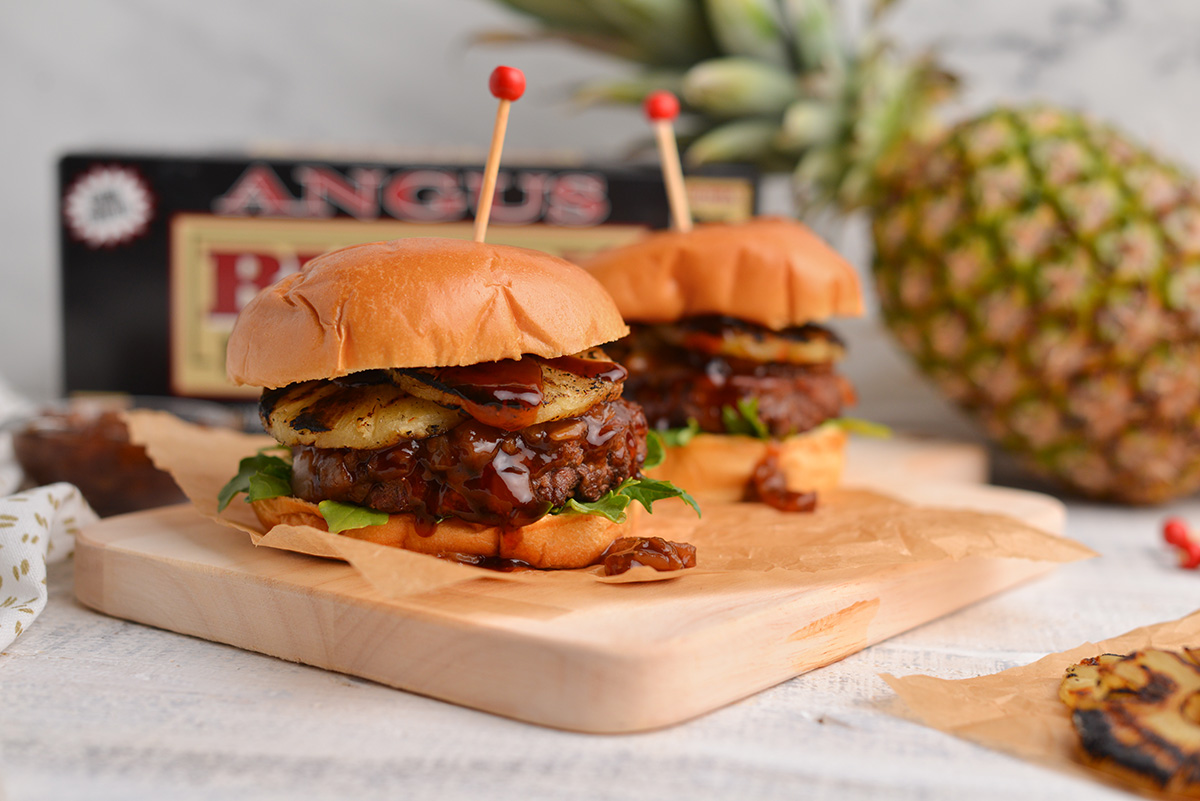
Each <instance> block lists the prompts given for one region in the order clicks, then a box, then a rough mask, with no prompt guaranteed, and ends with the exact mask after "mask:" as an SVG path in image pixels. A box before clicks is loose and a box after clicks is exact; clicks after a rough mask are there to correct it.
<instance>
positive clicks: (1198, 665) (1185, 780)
mask: <svg viewBox="0 0 1200 801" xmlns="http://www.w3.org/2000/svg"><path fill="white" fill-rule="evenodd" d="M1058 695H1059V698H1060V699H1061V700H1062V701H1063V703H1065V704H1066V705H1067V706H1069V707H1071V709H1072V710H1073V712H1072V722H1073V723H1074V724H1075V729H1076V730H1077V731H1078V732H1079V738H1080V742H1081V743H1082V745H1083V749H1084V752H1085V754H1086V757H1087V760H1088V761H1089V762H1090V763H1091V764H1093V765H1094V766H1095V767H1097V768H1099V769H1101V770H1104V771H1108V772H1110V773H1113V774H1114V775H1117V776H1121V777H1123V778H1125V779H1127V780H1130V781H1133V782H1135V783H1137V784H1139V785H1146V786H1150V787H1153V788H1155V789H1159V790H1169V791H1171V792H1175V793H1180V794H1184V795H1196V796H1200V767H1198V766H1200V650H1193V649H1184V650H1183V652H1182V653H1173V652H1170V651H1160V650H1155V649H1147V650H1144V651H1136V652H1134V653H1132V654H1129V655H1127V656H1122V655H1118V654H1103V655H1102V656H1098V657H1094V658H1092V659H1085V660H1083V662H1081V663H1079V664H1078V665H1073V666H1072V667H1071V668H1069V669H1068V670H1067V674H1066V677H1065V678H1064V679H1063V681H1062V684H1061V685H1060V686H1059V693H1058Z"/></svg>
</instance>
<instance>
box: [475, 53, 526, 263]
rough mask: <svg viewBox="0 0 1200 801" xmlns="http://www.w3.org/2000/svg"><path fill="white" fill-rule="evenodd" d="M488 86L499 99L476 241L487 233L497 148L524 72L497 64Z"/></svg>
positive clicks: (501, 146) (520, 91)
mask: <svg viewBox="0 0 1200 801" xmlns="http://www.w3.org/2000/svg"><path fill="white" fill-rule="evenodd" d="M488 89H489V90H491V93H492V95H493V96H494V97H497V98H499V99H500V106H499V108H497V109H496V125H495V127H494V128H493V129H492V146H491V147H490V148H489V149H488V156H487V165H486V166H485V167H484V169H483V186H482V187H481V188H480V190H479V202H478V204H477V208H476V210H475V241H476V242H482V241H484V239H485V238H486V237H487V226H488V217H490V216H491V215H492V196H493V195H495V194H496V173H498V172H499V171H500V151H502V150H503V149H504V131H505V129H506V128H508V107H509V106H511V105H512V104H513V101H514V100H518V99H520V97H521V95H523V94H525V73H523V72H521V71H520V70H519V69H517V68H516V67H496V69H494V70H492V77H491V78H489V79H488Z"/></svg>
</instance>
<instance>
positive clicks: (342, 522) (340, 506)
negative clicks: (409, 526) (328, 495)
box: [317, 501, 388, 534]
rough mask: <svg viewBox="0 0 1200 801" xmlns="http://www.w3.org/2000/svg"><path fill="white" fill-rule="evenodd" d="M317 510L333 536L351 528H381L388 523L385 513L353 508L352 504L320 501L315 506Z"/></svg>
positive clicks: (361, 507)
mask: <svg viewBox="0 0 1200 801" xmlns="http://www.w3.org/2000/svg"><path fill="white" fill-rule="evenodd" d="M317 508H318V509H319V510H321V517H324V518H325V524H326V525H327V526H329V530H330V531H331V532H332V533H334V534H340V533H341V532H343V531H348V530H349V529H352V528H365V527H366V526H382V525H383V524H384V523H386V522H387V521H388V513H387V512H376V511H375V510H374V509H368V508H367V507H365V506H355V505H354V504H352V503H340V502H338V501H321V502H320V503H318V504H317Z"/></svg>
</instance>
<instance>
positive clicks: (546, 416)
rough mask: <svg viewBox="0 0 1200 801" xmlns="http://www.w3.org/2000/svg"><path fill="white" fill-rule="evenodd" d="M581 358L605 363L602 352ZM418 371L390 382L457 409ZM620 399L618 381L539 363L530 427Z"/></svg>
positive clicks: (456, 399) (456, 401)
mask: <svg viewBox="0 0 1200 801" xmlns="http://www.w3.org/2000/svg"><path fill="white" fill-rule="evenodd" d="M577 356H578V357H579V358H581V359H592V360H597V361H607V360H608V357H606V356H605V355H604V352H603V351H601V350H591V351H588V352H586V353H580V354H577ZM424 375H429V376H430V377H431V378H432V376H433V374H432V373H425V372H423V371H421V370H411V371H408V372H400V371H393V380H394V381H395V382H396V383H397V384H398V385H399V386H400V387H401V388H403V389H404V390H406V391H407V392H409V393H410V394H412V395H414V396H416V397H418V398H424V399H425V400H428V401H432V402H434V403H437V404H440V405H443V406H453V407H457V406H458V405H459V404H460V403H461V402H462V401H461V400H460V399H459V397H458V396H457V395H455V394H454V393H452V392H446V391H445V390H443V389H439V388H437V387H435V386H431V385H430V384H427V383H425V382H424V381H422V380H421V379H422V376H424ZM619 397H621V382H619V381H606V380H604V379H602V378H588V377H587V376H582V375H576V374H575V373H568V372H567V371H565V370H559V369H557V368H555V367H551V366H550V365H548V364H542V403H541V405H540V406H538V410H537V416H536V417H535V418H534V419H533V422H532V423H531V424H530V425H536V424H538V423H549V422H550V421H551V420H562V419H564V418H567V417H578V416H579V415H581V414H583V413H584V412H586V411H587V410H588V409H590V408H592V407H593V406H595V405H596V404H597V403H601V402H603V401H607V400H612V399H613V398H619Z"/></svg>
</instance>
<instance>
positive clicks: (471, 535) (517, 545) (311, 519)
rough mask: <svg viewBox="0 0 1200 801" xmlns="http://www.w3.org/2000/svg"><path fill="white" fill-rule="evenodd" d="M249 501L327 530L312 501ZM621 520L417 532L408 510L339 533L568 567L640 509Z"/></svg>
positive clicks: (430, 550) (450, 525) (621, 532)
mask: <svg viewBox="0 0 1200 801" xmlns="http://www.w3.org/2000/svg"><path fill="white" fill-rule="evenodd" d="M251 506H252V507H253V508H254V514H255V515H256V516H257V517H258V520H259V522H260V523H262V524H263V526H265V527H266V529H267V530H270V529H271V528H273V527H275V526H277V525H280V524H282V525H290V526H312V527H314V528H319V529H322V530H325V531H328V530H329V527H328V525H327V524H326V523H325V518H324V517H322V516H321V512H320V510H319V509H318V508H317V505H316V504H313V503H309V502H308V501H305V500H301V499H300V498H293V497H289V496H280V497H278V498H267V499H265V500H259V501H253V502H252V503H251ZM628 511H629V515H628V517H627V519H626V521H625V522H624V523H613V522H612V521H611V520H608V519H607V518H603V517H599V516H596V515H547V516H546V517H543V518H542V519H541V520H538V521H537V522H535V523H532V524H531V525H528V526H521V527H520V528H516V529H509V530H505V529H503V528H500V527H498V526H481V525H476V524H474V523H467V522H465V521H463V520H454V519H450V518H448V519H446V520H443V521H441V522H440V523H438V524H437V525H436V526H435V527H434V528H433V531H432V533H427V534H421V533H420V531H419V529H418V528H417V524H416V518H414V517H413V516H412V515H399V514H394V515H388V521H387V522H386V523H384V524H383V525H379V526H365V527H363V528H356V529H351V530H348V531H343V532H341V535H342V536H345V537H353V538H355V539H360V540H368V541H370V542H376V543H379V544H380V545H390V546H392V547H396V548H404V549H406V550H409V551H417V552H419V553H427V554H433V555H447V554H462V555H466V556H484V557H499V558H501V559H514V560H517V561H520V562H525V563H526V564H529V565H531V566H533V567H538V568H546V569H571V568H578V567H587V566H588V565H592V564H596V562H597V560H599V558H600V556H601V555H603V554H604V551H605V550H607V549H608V546H609V545H611V544H612V543H613V541H614V540H617V539H620V538H621V537H629V536H632V535H633V533H634V531H635V530H636V528H637V521H638V514H637V510H635V509H633V508H632V507H631V508H630V509H629V510H628Z"/></svg>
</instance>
